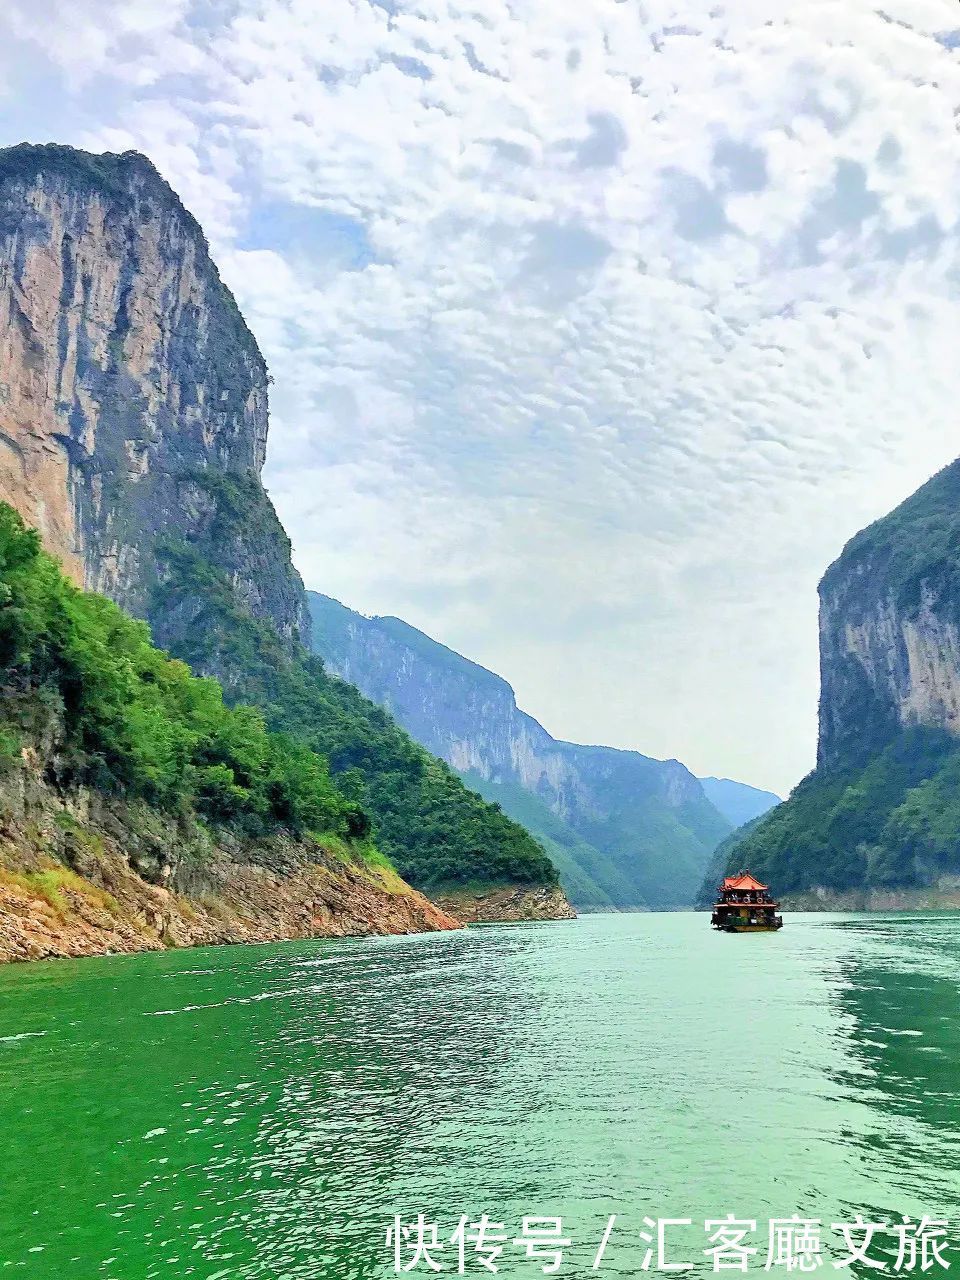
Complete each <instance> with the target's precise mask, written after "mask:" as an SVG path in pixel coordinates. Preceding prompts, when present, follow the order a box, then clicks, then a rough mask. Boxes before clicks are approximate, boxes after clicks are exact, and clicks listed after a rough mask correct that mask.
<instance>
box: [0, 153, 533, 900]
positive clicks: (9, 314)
mask: <svg viewBox="0 0 960 1280" xmlns="http://www.w3.org/2000/svg"><path fill="white" fill-rule="evenodd" d="M267 384H268V377H267V370H266V366H265V363H264V360H263V357H262V356H261V354H260V352H259V350H258V348H257V344H256V342H255V340H254V338H253V336H252V334H251V333H250V331H249V330H248V328H247V326H246V324H245V323H244V321H243V318H242V316H241V315H240V312H239V311H238V309H237V306H236V303H235V301H234V299H233V297H232V295H231V294H230V292H229V290H228V289H227V288H226V287H225V286H224V284H223V283H222V281H221V280H220V278H219V275H218V273H217V270H216V267H215V266H214V264H213V262H212V260H211V258H210V254H209V251H208V247H207V243H206V241H205V239H204V236H203V233H202V231H201V229H200V227H199V226H198V225H197V223H196V221H195V220H194V218H193V217H192V216H191V215H190V214H189V213H188V212H187V211H186V209H185V208H184V207H183V205H182V204H181V202H180V200H179V199H178V198H177V196H176V194H175V193H174V192H173V191H172V190H171V188H170V187H169V186H168V184H167V183H166V182H165V181H164V180H163V179H162V178H161V177H160V176H159V174H158V173H157V171H156V170H155V169H154V167H153V165H152V164H151V163H150V162H149V161H148V160H147V159H146V158H145V157H143V156H141V155H138V154H136V153H133V152H128V153H125V154H123V155H99V156H96V155H90V154H87V153H84V152H80V151H75V150H73V149H71V148H68V147H59V146H42V147H36V146H27V145H24V146H18V147H12V148H8V149H7V150H5V151H0V501H4V500H7V501H9V503H10V504H11V505H12V506H13V507H15V508H16V509H17V510H19V512H20V513H21V514H22V515H23V517H24V518H25V519H26V521H27V522H28V523H29V524H31V525H33V526H34V527H37V528H39V530H40V532H41V534H42V536H43V540H44V543H45V545H46V547H47V548H48V549H49V550H50V551H52V552H54V554H56V555H57V556H58V557H59V558H60V559H61V561H62V562H63V564H64V566H65V567H66V569H67V570H68V571H69V572H70V574H71V575H72V576H73V578H74V579H75V580H76V581H78V582H80V583H82V584H83V585H84V586H86V587H88V588H90V589H93V590H96V591H99V592H102V593H103V594H105V595H108V596H110V597H111V598H112V599H114V600H115V601H116V602H117V603H119V604H120V605H122V606H123V607H124V608H125V609H126V610H127V611H128V612H130V613H132V614H134V615H135V616H138V617H140V618H144V619H146V620H147V621H148V622H149V623H150V626H151V630H152V633H153V636H154V638H155V640H156V641H157V642H158V643H159V644H160V645H162V646H163V647H164V648H166V649H168V650H169V651H170V652H171V653H172V654H173V655H174V656H176V657H178V658H181V659H183V660H184V661H186V662H187V663H188V664H189V665H190V666H191V667H192V668H193V669H194V670H195V671H196V672H198V673H201V674H205V675H214V676H216V677H217V678H218V679H219V680H220V681H221V683H222V684H223V687H224V690H225V693H226V695H227V698H228V701H231V702H236V701H244V702H249V703H253V704H255V705H257V706H259V707H260V708H261V709H262V710H263V711H264V713H265V716H266V718H267V720H268V722H269V724H270V727H271V728H274V729H279V730H282V731H284V732H286V733H289V734H291V735H292V736H294V737H297V738H299V739H300V740H301V741H303V742H305V743H306V744H307V745H308V746H309V747H311V748H312V749H313V750H316V751H317V752H319V753H320V754H322V755H323V756H325V757H326V758H327V759H329V761H330V764H331V768H332V770H333V772H334V773H335V774H336V775H338V785H341V786H343V787H346V788H349V791H350V798H351V800H352V801H353V802H355V803H357V804H358V805H362V807H363V809H364V810H365V811H366V812H367V814H368V815H369V816H370V818H371V819H372V823H373V831H374V835H375V838H376V841H377V844H378V846H379V848H380V850H381V852H383V853H385V854H386V855H387V856H388V857H389V858H391V859H392V860H393V862H394V864H395V865H398V866H402V869H403V874H404V876H405V877H406V878H407V879H409V880H410V881H411V882H415V883H416V884H417V885H418V886H419V887H421V888H425V887H427V886H430V887H431V888H432V887H434V886H435V885H437V884H439V883H441V882H442V883H443V884H444V885H446V884H447V883H448V882H450V883H454V884H462V883H466V882H469V883H470V884H487V885H491V884H492V885H496V886H497V888H498V889H500V888H502V887H503V886H504V885H506V884H510V883H515V884H522V885H524V886H526V887H528V888H529V887H541V888H552V887H553V886H555V885H556V872H555V870H554V868H553V867H552V865H551V864H550V862H549V859H548V858H547V857H546V856H545V855H544V852H543V850H542V849H541V848H540V847H539V846H538V845H537V843H536V842H535V841H534V840H533V839H532V838H531V837H530V836H529V834H528V833H527V832H526V831H524V830H522V829H521V828H520V827H519V826H517V824H515V823H513V822H511V821H510V820H509V819H508V818H506V817H504V815H503V814H502V813H500V812H498V811H496V810H495V809H493V808H491V807H490V806H489V805H486V804H484V803H483V802H482V801H481V800H479V799H478V797H477V796H476V795H475V794H473V793H472V792H470V791H468V790H467V789H466V788H465V787H464V786H463V785H462V784H461V783H460V781H459V779H457V778H456V777H455V776H454V775H453V774H451V772H450V770H449V769H447V768H446V767H445V766H443V765H442V764H441V763H440V762H439V761H437V760H431V759H430V758H429V757H428V756H427V754H426V753H425V752H424V751H423V750H422V749H421V748H419V747H418V746H416V744H415V743H413V742H412V741H411V740H410V739H409V737H408V736H407V735H406V734H405V733H404V732H403V731H402V730H401V729H400V728H399V727H398V726H397V725H396V724H394V723H393V722H392V721H390V719H389V717H387V716H385V715H384V714H383V712H382V711H381V710H380V708H379V707H376V706H373V705H372V704H371V703H369V702H367V701H366V700H365V699H363V698H361V697H360V696H359V695H358V694H357V693H356V691H355V690H353V689H349V688H347V687H345V686H344V685H343V684H342V682H340V681H339V680H333V679H331V678H329V677H327V676H326V675H325V674H324V673H323V671H322V669H321V667H320V664H319V663H318V662H317V660H316V659H315V658H313V657H311V655H310V654H309V653H308V651H307V650H306V648H305V647H304V644H305V642H306V640H307V637H308V632H309V615H308V613H307V609H306V601H305V595H304V591H303V585H302V583H301V581H300V578H299V576H298V574H297V573H296V571H295V569H294V568H293V565H292V563H291V558H290V543H289V539H288V538H287V536H286V534H285V533H284V530H283V528H282V526H281V525H280V523H279V521H278V519H277V516H276V513H275V511H274V509H273V506H272V504H271V503H270V500H269V498H268V497H267V495H266V493H265V491H264V489H263V486H262V484H261V480H260V471H261V468H262V466H263V461H264V453H265V448H266V439H267V426H268V422H267V410H268V405H267Z"/></svg>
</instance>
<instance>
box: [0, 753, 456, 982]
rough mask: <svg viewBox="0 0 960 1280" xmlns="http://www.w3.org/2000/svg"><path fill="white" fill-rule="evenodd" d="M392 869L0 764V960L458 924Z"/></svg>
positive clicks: (33, 766)
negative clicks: (64, 786) (207, 826)
mask: <svg viewBox="0 0 960 1280" xmlns="http://www.w3.org/2000/svg"><path fill="white" fill-rule="evenodd" d="M458 927H459V921H457V920H454V919H453V918H452V917H451V916H449V915H447V914H446V913H445V912H444V911H442V910H441V909H440V908H439V907H437V906H436V905H435V904H434V903H432V902H428V901H427V899H426V898H424V897H423V896H422V895H421V894H419V893H416V892H415V891H414V890H412V889H411V888H410V887H409V886H408V885H405V884H404V883H403V882H402V881H401V880H400V878H399V877H398V876H396V875H395V874H393V873H391V872H388V871H385V870H383V869H380V868H378V867H373V866H367V865H365V864H364V862H363V861H362V860H360V859H350V858H346V857H344V856H343V852H342V850H341V851H339V852H338V851H334V850H325V849H323V848H318V847H317V846H316V845H315V844H312V843H311V844H309V845H308V844H304V843H299V842H297V841H295V840H292V839H290V838H289V837H276V838H273V839H269V840H260V841H251V840H245V839H242V838H238V837H237V836H236V835H233V834H231V833H230V832H228V831H225V830H220V831H218V832H216V833H211V832H210V831H207V830H203V829H201V828H200V827H199V826H197V825H195V824H192V823H188V822H184V821H183V820H177V819H173V818H170V817H169V816H165V815H161V814H159V813H158V812H157V811H156V810H153V809H151V808H150V807H149V806H147V805H145V804H143V803H135V804H130V803H125V802H123V801H122V800H119V799H116V798H112V799H110V798H106V797H104V796H102V795H98V794H97V793H95V792H91V791H77V792H73V793H71V794H68V795H64V794H61V793H59V792H57V791H56V790H55V789H54V788H53V787H51V786H50V785H49V784H48V783H47V781H46V780H45V777H44V771H43V770H42V769H40V768H38V767H37V762H36V761H35V760H32V759H31V753H29V752H28V753H25V760H24V763H23V765H22V766H21V767H19V768H17V769H15V770H12V771H11V770H6V771H4V773H3V774H2V776H0V963H3V962H5V961H17V960H37V959H47V958H51V957H56V956H89V955H101V954H103V953H104V952H132V951H159V950H163V949H164V948H166V947H189V946H211V945H219V944H222V943H236V942H269V941H275V940H283V939H292V938H314V937H317V938H342V937H363V936H368V935H373V934H391V933H420V932H424V931H435V930H440V929H456V928H458Z"/></svg>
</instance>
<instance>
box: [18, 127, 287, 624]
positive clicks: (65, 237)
mask: <svg viewBox="0 0 960 1280" xmlns="http://www.w3.org/2000/svg"><path fill="white" fill-rule="evenodd" d="M266 438H267V370H266V365H265V363H264V360H263V357H262V355H261V354H260V351H259V349H258V347H257V344H256V342H255V340H254V338H253V336H252V334H251V333H250V331H249V329H248V328H247V326H246V324H245V323H244V320H243V317H242V316H241V314H240V312H239V310H238V308H237V305H236V303H235V301H234V299H233V296H232V294H231V293H230V291H229V290H228V289H227V288H226V286H225V285H224V284H223V282H222V281H221V280H220V277H219V275H218V273H217V269H216V267H215V266H214V264H213V262H212V260H211V258H210V254H209V251H208V248H207V243H206V240H205V239H204V236H203V233H202V231H201V230H200V227H199V226H198V224H197V223H196V221H195V220H194V218H193V217H192V216H191V215H190V214H189V213H188V212H187V210H186V209H185V208H184V207H183V205H182V204H181V203H180V201H179V199H178V198H177V196H176V195H175V194H174V192H173V191H172V190H171V188H170V187H169V186H168V185H167V183H166V182H164V180H163V179H162V178H161V177H160V175H159V174H158V173H157V171H156V169H155V168H154V167H153V165H152V164H151V163H150V161H149V160H147V159H146V158H145V157H144V156H142V155H139V154H138V153H136V152H125V153H124V154H123V155H109V154H108V155H102V156H91V155H88V154H86V153H84V152H79V151H74V150H73V149H71V148H69V147H60V146H28V145H23V146H17V147H11V148H8V149H6V150H4V151H0V499H3V500H5V501H8V502H9V503H10V504H11V505H12V506H14V507H16V508H17V509H18V510H19V511H20V512H21V514H22V515H23V516H24V518H25V520H26V521H27V522H28V523H29V524H31V525H33V526H35V527H36V528H38V529H39V530H40V532H41V534H42V536H43V538H44V542H45V544H46V546H47V548H48V549H49V550H50V551H52V552H53V553H54V554H55V555H56V556H58V558H59V559H60V560H61V561H62V563H63V564H64V567H65V568H66V569H67V571H68V572H69V573H70V574H71V576H72V577H73V578H74V579H75V580H76V581H77V582H78V583H81V584H82V585H84V586H86V587H88V588H90V589H92V590H96V591H101V592H103V593H104V594H106V595H109V596H110V597H111V598H113V599H114V600H116V601H117V602H118V603H120V604H121V605H123V606H124V607H125V608H126V609H128V610H129V611H130V612H132V613H134V614H137V615H139V616H141V617H149V618H150V620H151V622H152V623H153V627H154V633H155V635H156V637H157V639H158V641H159V642H160V643H161V644H168V643H169V642H170V640H171V637H172V636H173V635H175V628H176V626H177V623H178V619H177V617H176V616H169V615H165V614H163V613H154V612H153V611H152V609H151V602H152V597H153V593H154V591H155V589H156V587H157V582H158V578H162V577H163V574H164V564H165V557H166V556H167V555H168V554H169V553H170V551H171V550H172V548H171V547H170V546H169V545H168V544H169V541H170V535H171V532H174V533H175V535H176V540H177V543H178V544H179V545H180V546H182V545H183V544H186V545H187V546H191V547H195V548H197V549H198V551H199V552H200V553H203V551H204V549H205V548H206V547H207V546H208V544H211V543H212V542H214V541H215V542H216V550H217V563H218V566H219V567H220V568H222V569H223V570H224V571H225V572H226V573H227V574H228V575H229V577H230V579H231V581H232V583H233V586H234V589H235V591H236V593H237V597H238V599H239V600H241V601H242V602H243V604H244V605H245V606H246V607H247V608H248V609H249V610H250V612H251V614H253V616H254V617H258V618H262V619H264V620H267V621H269V622H270V623H271V624H272V625H273V626H274V627H275V628H276V630H277V631H278V632H279V633H280V635H282V636H284V637H287V638H288V639H290V640H293V639H294V638H296V637H298V636H299V635H300V632H301V628H302V627H305V626H306V625H307V623H306V615H305V609H304V601H303V588H302V584H301V583H300V580H299V578H298V576H297V574H296V571H295V570H294V569H293V568H292V566H291V565H290V561H289V543H288V540H287V539H286V536H285V535H284V534H283V530H282V529H281V528H280V526H279V523H278V522H277V519H276V516H275V514H274V512H273V508H272V506H271V504H270V502H269V500H268V498H267V496H266V494H265V492H264V490H263V488H262V486H261V484H260V478H259V477H260V471H261V468H262V466H263V461H264V452H265V448H266ZM231 503H232V505H233V506H236V505H238V504H240V505H242V507H243V509H244V521H243V522H242V524H241V523H240V522H237V521H235V520H233V519H232V518H231V512H230V510H229V508H230V505H231Z"/></svg>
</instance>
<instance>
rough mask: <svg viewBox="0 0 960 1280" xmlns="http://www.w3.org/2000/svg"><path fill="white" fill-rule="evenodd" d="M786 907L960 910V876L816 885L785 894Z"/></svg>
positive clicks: (792, 908)
mask: <svg viewBox="0 0 960 1280" xmlns="http://www.w3.org/2000/svg"><path fill="white" fill-rule="evenodd" d="M781 904H782V906H783V909H784V911H880V912H883V911H945V910H954V911H955V910H960V877H956V876H954V877H947V878H944V879H943V880H941V881H940V882H939V883H938V884H935V885H930V886H929V887H928V888H918V889H848V890H845V891H843V892H840V891H838V890H835V889H824V888H822V887H817V888H813V889H809V890H808V891H807V892H806V893H791V894H785V895H784V896H783V898H782V899H781Z"/></svg>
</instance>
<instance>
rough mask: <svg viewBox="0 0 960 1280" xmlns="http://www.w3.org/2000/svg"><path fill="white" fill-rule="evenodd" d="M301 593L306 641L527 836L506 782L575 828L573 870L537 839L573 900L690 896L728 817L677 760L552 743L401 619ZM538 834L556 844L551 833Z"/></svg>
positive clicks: (507, 699) (627, 902) (492, 685)
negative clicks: (309, 623) (589, 887)
mask: <svg viewBox="0 0 960 1280" xmlns="http://www.w3.org/2000/svg"><path fill="white" fill-rule="evenodd" d="M308 598H309V601H310V609H311V614H312V618H313V636H314V645H315V649H316V651H317V652H318V653H319V654H320V655H321V657H323V659H324V661H325V663H326V664H327V666H328V667H329V668H330V669H331V670H333V671H335V672H336V673H337V674H338V675H340V676H341V677H342V678H343V679H345V680H349V681H350V682H351V683H353V684H356V685H357V686H358V688H360V689H361V690H362V691H363V692H364V693H366V695H367V696H368V697H370V698H372V699H373V700H374V701H376V702H379V703H381V705H383V706H385V707H386V708H387V709H388V710H389V711H390V712H391V713H392V714H393V715H394V716H395V717H396V718H397V719H398V720H399V721H400V723H401V724H402V725H403V726H404V727H405V728H406V729H407V730H408V732H410V733H411V734H412V735H413V737H415V738H416V739H417V740H418V741H420V742H421V743H423V745H424V746H426V747H427V748H428V749H429V750H430V751H432V752H434V753H435V754H437V755H439V756H441V757H442V758H443V759H445V760H447V761H448V763H450V764H451V765H452V766H453V767H454V768H455V769H456V770H458V772H460V773H461V774H462V775H463V776H464V777H465V778H466V779H467V780H468V781H469V782H470V783H471V784H472V785H475V786H477V788H478V790H480V791H481V793H482V794H483V795H484V796H485V797H486V798H487V799H497V800H498V801H499V802H500V803H501V804H502V805H503V807H504V809H505V810H506V811H507V812H508V813H511V814H512V815H513V816H515V817H517V819H518V820H519V821H522V822H524V823H525V824H526V825H527V826H529V827H531V829H534V830H535V831H536V833H537V834H541V832H540V829H539V827H540V824H539V822H538V819H537V816H536V814H534V813H533V812H532V811H531V810H530V808H529V807H524V809H523V812H522V813H521V812H520V810H519V809H518V807H517V805H518V799H517V795H516V791H517V788H520V789H522V791H524V792H527V793H529V794H530V795H532V796H533V797H535V798H536V800H537V802H538V803H539V804H541V805H543V806H545V808H546V809H547V810H548V811H549V813H550V814H552V815H554V816H555V817H556V818H557V819H559V820H560V821H561V822H562V823H563V824H565V825H566V827H567V828H568V829H569V830H570V831H572V832H573V833H574V834H575V836H576V837H577V840H578V843H577V844H576V846H575V844H574V841H571V842H570V845H569V848H570V850H571V852H572V854H573V857H574V860H575V862H576V866H574V867H570V866H568V867H564V865H563V862H562V859H558V856H557V852H556V849H555V848H554V847H553V844H551V845H548V847H549V849H550V852H551V855H552V856H553V857H554V858H555V860H557V861H558V865H559V866H560V869H561V873H562V874H564V872H566V873H567V875H566V876H565V883H566V884H567V886H568V888H569V890H570V892H571V893H572V894H573V895H574V897H575V900H576V901H577V902H578V903H583V904H584V905H592V906H604V905H606V906H610V905H613V906H644V905H646V906H652V907H667V906H669V907H674V906H684V905H689V904H690V903H691V902H692V901H693V897H694V894H695V892H696V889H697V887H698V886H699V884H700V881H701V879H702V876H703V873H704V870H705V867H706V864H707V861H708V859H709V856H710V854H711V852H712V850H713V848H714V847H715V846H716V844H717V843H718V841H719V840H721V839H722V838H723V837H724V836H725V835H726V834H727V832H728V831H729V830H730V824H729V823H728V822H727V821H726V820H725V819H724V818H723V817H721V815H720V814H719V813H718V812H717V810H716V809H715V808H714V807H713V806H712V805H711V804H710V803H709V801H708V800H707V799H706V796H705V795H704V792H703V789H702V787H701V786H700V783H699V782H698V781H697V779H696V778H695V777H694V776H693V775H692V774H691V773H690V772H689V770H688V769H686V768H685V767H684V766H683V765H682V764H680V763H679V762H678V761H676V760H666V761H662V760H653V759H650V758H649V757H647V756H643V755H641V754H640V753H639V752H635V751H619V750H615V749H613V748H611V747H588V746H580V745H577V744H575V743H569V742H561V741H558V740H556V739H555V738H553V737H551V735H550V734H549V733H548V732H547V731H546V729H544V728H543V726H542V725H540V724H539V723H538V722H537V721H536V720H534V719H533V717H532V716H529V715H527V714H526V713H525V712H523V711H521V710H520V709H519V708H518V706H517V702H516V697H515V695H514V692H513V689H512V688H511V687H510V685H509V684H507V682H506V681H505V680H503V679H501V678H500V677H499V676H496V675H494V674H493V673H492V672H490V671H487V670H486V669H485V668H483V667H480V666H478V665H477V664H476V663H473V662H470V661H468V660H467V659H465V658H463V657H461V656H460V655H459V654H456V653H453V652H452V651H451V650H449V649H446V648H445V647H444V646H443V645H440V644H438V643H437V642H436V641H434V640H431V639H430V638H429V637H428V636H425V635H424V634H423V633H422V632H420V631H417V630H416V629H415V628H413V627H410V626H408V625H407V624H406V623H404V622H402V621H400V619H397V618H364V617H363V616H362V615H360V614H357V613H354V612H353V611H352V610H350V609H346V608H345V607H344V606H343V605H341V604H339V603H338V602H337V601H334V600H330V599H329V597H326V596H320V595H318V594H317V593H315V592H309V593H308ZM519 804H520V805H522V800H521V801H519ZM543 834H544V836H545V837H546V838H548V839H551V840H552V841H553V842H554V844H555V842H556V839H557V832H556V831H555V830H550V831H547V830H546V829H544V832H543ZM588 864H589V865H588ZM573 873H578V875H577V880H574V879H573V878H572V876H573ZM580 875H583V876H585V877H586V879H587V880H588V881H591V882H592V883H593V885H594V886H595V887H596V886H599V887H600V888H601V890H602V891H603V892H602V895H601V897H600V898H599V899H597V900H593V899H591V898H586V899H585V898H584V888H583V886H582V885H581V884H580V883H578V881H579V878H580Z"/></svg>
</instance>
